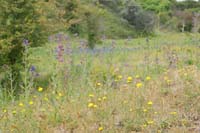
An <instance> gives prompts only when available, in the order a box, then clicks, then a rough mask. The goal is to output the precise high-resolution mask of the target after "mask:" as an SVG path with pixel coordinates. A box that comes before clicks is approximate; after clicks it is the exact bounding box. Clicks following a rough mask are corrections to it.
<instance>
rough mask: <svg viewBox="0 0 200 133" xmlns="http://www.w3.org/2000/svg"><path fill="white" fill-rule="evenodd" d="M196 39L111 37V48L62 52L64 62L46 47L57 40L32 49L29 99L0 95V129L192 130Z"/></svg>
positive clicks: (196, 108) (197, 109)
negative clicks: (33, 76)
mask: <svg viewBox="0 0 200 133" xmlns="http://www.w3.org/2000/svg"><path fill="white" fill-rule="evenodd" d="M199 40H200V35H199V34H161V35H159V36H157V37H154V38H150V39H149V42H146V39H145V38H139V39H131V40H114V41H115V46H114V47H115V48H114V49H113V50H112V51H111V52H105V51H104V52H100V53H98V52H97V53H92V52H88V53H87V52H84V53H79V54H78V53H73V54H67V55H65V62H64V63H59V62H58V61H57V60H56V59H55V57H54V55H53V53H52V50H53V49H54V47H56V45H57V44H55V43H52V44H46V46H45V47H40V48H34V49H30V51H31V55H30V57H29V62H30V63H31V64H34V65H35V66H36V70H37V71H38V72H39V74H40V76H39V77H37V78H36V79H35V80H34V85H33V86H32V87H31V88H30V90H31V91H30V96H29V97H28V98H25V97H24V96H23V95H21V96H20V97H19V99H18V100H13V101H3V99H2V100H1V101H2V102H1V109H2V110H1V111H2V112H1V113H0V121H1V122H0V132H1V131H2V132H20V133H21V132H50V133H51V132H55V133H57V132H58V133H60V132H80V133H88V132H109V133H112V132H113V133H115V132H163V133H164V132H177V133H178V132H180V133H182V132H188V133H190V132H198V127H199V126H198V122H199V121H200V118H199V113H200V104H199V97H200V84H199V81H200V56H199V55H200V50H199V45H200V42H199ZM112 41H113V40H106V41H104V42H103V44H101V45H98V46H97V49H103V47H109V48H110V47H112V46H111V43H112ZM78 42H79V40H73V41H71V43H72V44H73V49H75V48H76V47H78ZM128 77H129V78H128ZM147 77H150V78H147ZM38 87H42V88H43V91H41V92H39V91H38V90H37V88H38ZM99 130H102V131H99Z"/></svg>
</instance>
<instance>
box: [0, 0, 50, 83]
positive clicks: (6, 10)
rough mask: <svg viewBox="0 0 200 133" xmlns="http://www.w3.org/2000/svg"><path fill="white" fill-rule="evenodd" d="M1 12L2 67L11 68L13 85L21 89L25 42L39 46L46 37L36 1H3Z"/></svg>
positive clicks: (0, 41)
mask: <svg viewBox="0 0 200 133" xmlns="http://www.w3.org/2000/svg"><path fill="white" fill-rule="evenodd" d="M0 10H1V12H0V62H1V63H0V67H2V66H3V65H4V66H5V65H6V66H9V68H10V69H11V73H12V75H13V80H14V81H13V83H14V84H15V86H18V87H19V80H20V71H21V70H22V69H23V67H24V65H23V52H24V50H25V48H24V46H23V41H24V45H30V46H39V45H41V44H43V43H44V40H45V38H46V35H45V34H44V33H43V28H44V27H43V26H42V25H41V24H40V23H39V18H40V16H39V14H38V13H37V11H36V9H35V1H34V0H23V1H22V0H15V2H13V0H6V1H3V0H1V1H0ZM1 74H2V72H0V75H1Z"/></svg>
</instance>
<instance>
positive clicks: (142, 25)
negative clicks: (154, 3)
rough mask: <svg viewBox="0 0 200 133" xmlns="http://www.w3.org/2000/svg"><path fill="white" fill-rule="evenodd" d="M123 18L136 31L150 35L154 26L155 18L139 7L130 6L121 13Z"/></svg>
mask: <svg viewBox="0 0 200 133" xmlns="http://www.w3.org/2000/svg"><path fill="white" fill-rule="evenodd" d="M123 17H124V18H125V19H126V20H127V21H128V22H129V24H131V25H133V26H134V27H135V29H136V30H137V31H140V32H142V33H147V34H148V33H152V31H153V29H154V25H155V16H154V14H153V13H151V12H147V11H143V10H142V9H141V8H140V6H138V5H132V6H129V7H128V8H127V10H126V11H125V12H124V13H123Z"/></svg>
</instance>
